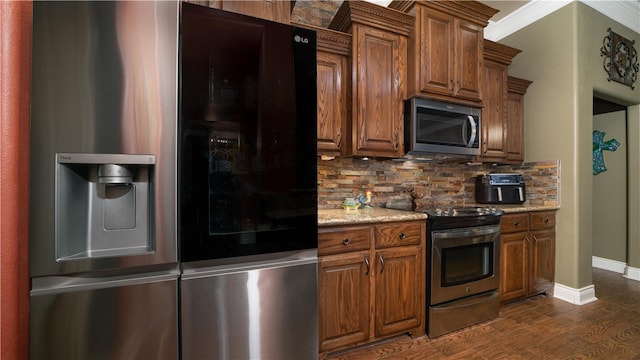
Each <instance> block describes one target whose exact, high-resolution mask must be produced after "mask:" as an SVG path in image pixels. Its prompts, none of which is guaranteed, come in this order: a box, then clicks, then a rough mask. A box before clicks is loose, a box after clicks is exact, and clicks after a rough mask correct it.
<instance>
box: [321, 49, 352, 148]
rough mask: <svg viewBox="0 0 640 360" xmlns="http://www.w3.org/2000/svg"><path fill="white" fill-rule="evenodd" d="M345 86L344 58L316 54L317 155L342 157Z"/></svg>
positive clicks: (345, 112)
mask: <svg viewBox="0 0 640 360" xmlns="http://www.w3.org/2000/svg"><path fill="white" fill-rule="evenodd" d="M348 84H349V78H348V76H347V57H346V56H343V55H338V54H331V53H327V52H320V51H318V55H317V89H318V154H325V155H331V156H340V155H343V153H342V151H343V145H344V141H345V140H346V138H345V137H346V136H347V85H348Z"/></svg>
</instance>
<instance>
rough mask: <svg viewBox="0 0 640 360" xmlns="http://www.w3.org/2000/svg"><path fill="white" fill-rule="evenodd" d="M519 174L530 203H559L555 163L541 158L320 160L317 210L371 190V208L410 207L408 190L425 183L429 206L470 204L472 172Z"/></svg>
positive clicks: (473, 181)
mask: <svg viewBox="0 0 640 360" xmlns="http://www.w3.org/2000/svg"><path fill="white" fill-rule="evenodd" d="M505 172H507V173H508V172H516V173H521V174H522V175H523V177H524V179H525V184H526V197H527V201H526V202H525V205H528V206H557V205H559V204H558V199H559V196H558V189H559V182H560V172H559V162H558V161H541V162H531V163H525V164H523V165H522V166H508V165H497V166H495V165H489V164H483V165H467V164H463V163H456V162H413V161H404V162H403V161H395V160H384V161H379V160H362V159H358V158H336V159H334V160H330V161H323V160H318V208H319V209H336V208H341V207H342V202H343V200H344V198H346V197H353V196H357V195H358V194H364V192H365V191H366V190H371V191H372V193H373V206H378V207H387V208H394V209H401V210H413V208H414V204H413V199H412V196H411V193H410V192H411V190H412V188H413V187H414V186H415V185H421V186H424V192H425V196H424V198H423V200H426V202H427V205H428V206H429V207H447V206H473V205H475V204H476V202H475V196H474V193H475V176H476V175H479V174H485V173H505Z"/></svg>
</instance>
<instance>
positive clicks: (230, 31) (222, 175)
mask: <svg viewBox="0 0 640 360" xmlns="http://www.w3.org/2000/svg"><path fill="white" fill-rule="evenodd" d="M181 9H182V12H181V53H180V71H181V72H180V74H181V75H180V79H181V93H180V99H181V100H180V118H179V132H180V134H179V139H180V141H179V157H178V159H179V161H178V163H179V174H180V175H179V218H180V221H179V224H180V228H179V232H178V233H179V243H180V256H181V268H182V275H181V280H180V284H181V285H180V305H181V306H180V308H181V310H180V319H181V337H182V341H181V350H182V358H183V359H185V360H186V359H278V360H287V359H292V360H294V359H295V360H301V359H316V358H317V357H318V300H317V299H318V298H317V296H318V293H317V289H318V284H317V247H318V239H317V234H318V227H317V166H316V152H317V150H316V142H317V141H316V130H317V125H316V115H317V106H316V101H317V100H316V36H315V32H314V31H311V30H307V29H301V28H297V27H294V26H290V25H287V24H282V23H276V22H272V21H267V20H263V19H257V18H253V17H249V16H244V15H240V14H234V13H230V12H225V11H221V10H216V9H210V8H207V7H204V6H199V5H194V4H187V3H183V4H182V8H181Z"/></svg>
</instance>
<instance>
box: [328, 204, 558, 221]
mask: <svg viewBox="0 0 640 360" xmlns="http://www.w3.org/2000/svg"><path fill="white" fill-rule="evenodd" d="M471 206H474V205H471ZM477 206H487V205H477ZM495 207H497V208H499V209H502V210H503V211H504V212H505V214H509V213H518V212H526V211H548V210H558V209H559V208H560V207H559V206H557V205H540V206H527V205H497V206H495ZM427 217H428V216H427V214H425V213H422V212H416V211H411V210H397V209H387V208H380V207H373V208H368V209H358V210H344V209H320V210H318V225H319V226H331V225H354V224H372V223H381V222H391V221H408V220H424V219H427Z"/></svg>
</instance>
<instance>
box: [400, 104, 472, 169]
mask: <svg viewBox="0 0 640 360" xmlns="http://www.w3.org/2000/svg"><path fill="white" fill-rule="evenodd" d="M480 112H481V109H480V108H475V107H471V106H465V105H459V104H453V103H448V102H444V101H439V100H433V99H425V98H419V97H413V98H411V99H408V100H405V104H404V118H405V119H404V144H405V154H406V155H407V156H408V157H423V156H424V157H432V156H433V155H436V154H438V155H452V156H469V157H473V156H479V155H480V121H481V119H480Z"/></svg>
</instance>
